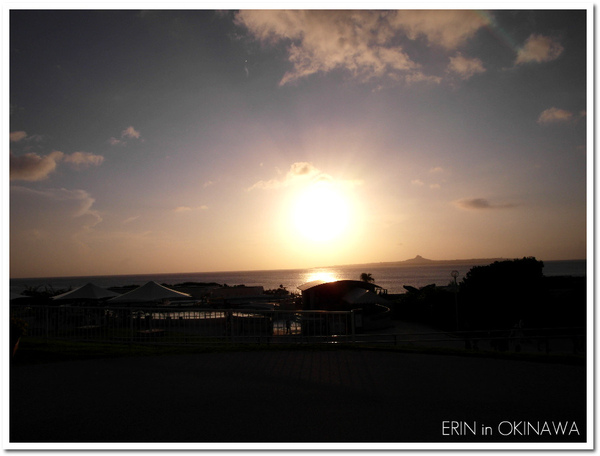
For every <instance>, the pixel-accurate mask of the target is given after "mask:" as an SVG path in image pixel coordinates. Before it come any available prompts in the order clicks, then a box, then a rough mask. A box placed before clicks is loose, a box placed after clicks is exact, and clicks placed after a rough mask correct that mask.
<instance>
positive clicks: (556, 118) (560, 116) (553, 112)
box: [537, 108, 573, 125]
mask: <svg viewBox="0 0 600 456" xmlns="http://www.w3.org/2000/svg"><path fill="white" fill-rule="evenodd" d="M572 119H573V113H572V112H570V111H566V110H564V109H559V108H548V109H546V110H544V111H542V113H541V114H540V116H539V117H538V120H537V122H538V123H539V124H540V125H548V124H553V123H559V122H569V121H571V120H572Z"/></svg>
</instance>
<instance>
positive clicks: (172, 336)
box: [11, 306, 586, 354]
mask: <svg viewBox="0 0 600 456" xmlns="http://www.w3.org/2000/svg"><path fill="white" fill-rule="evenodd" d="M359 315H360V313H358V314H356V313H355V312H353V311H339V312H330V311H286V310H233V309H228V310H223V309H220V310H212V309H202V310H200V309H197V310H192V309H176V308H170V309H167V308H160V307H122V308H116V307H110V308H103V307H54V306H11V317H16V318H20V319H21V320H23V321H24V322H25V323H26V324H27V334H28V335H29V336H33V337H41V338H48V339H68V340H77V341H101V342H117V343H136V344H138V343H142V344H143V343H147V344H178V345H183V344H231V343H254V344H255V343H364V344H381V345H393V346H398V345H402V346H415V347H417V346H418V347H437V348H440V347H441V348H453V349H470V350H482V351H484V350H493V351H515V352H533V353H540V354H544V353H545V354H549V353H569V354H583V353H585V351H586V343H585V342H586V337H585V334H586V333H585V328H535V329H521V328H518V329H513V330H510V331H464V332H455V333H446V332H442V331H438V332H434V331H433V330H432V331H431V332H407V331H402V332H397V333H394V332H388V331H383V332H382V331H378V332H375V333H369V332H359V331H357V329H356V328H357V325H356V324H355V323H356V321H358V320H359V318H358V316H359Z"/></svg>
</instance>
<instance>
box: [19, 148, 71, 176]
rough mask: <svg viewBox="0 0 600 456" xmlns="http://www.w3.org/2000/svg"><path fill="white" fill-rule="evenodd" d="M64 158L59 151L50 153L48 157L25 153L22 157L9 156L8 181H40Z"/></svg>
mask: <svg viewBox="0 0 600 456" xmlns="http://www.w3.org/2000/svg"><path fill="white" fill-rule="evenodd" d="M63 157H64V154H63V153H62V152H60V151H57V150H55V151H52V152H50V153H49V154H48V155H44V156H42V155H38V154H35V153H32V152H30V153H26V154H24V155H19V156H17V155H13V154H12V153H11V154H10V180H23V181H30V182H35V181H41V180H44V179H46V178H47V177H48V176H49V175H50V173H52V172H54V171H55V170H56V166H57V164H58V162H60V161H61V160H62V159H63Z"/></svg>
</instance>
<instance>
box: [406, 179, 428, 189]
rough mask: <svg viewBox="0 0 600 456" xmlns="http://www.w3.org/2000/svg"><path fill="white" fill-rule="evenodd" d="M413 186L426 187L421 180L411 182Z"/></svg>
mask: <svg viewBox="0 0 600 456" xmlns="http://www.w3.org/2000/svg"><path fill="white" fill-rule="evenodd" d="M410 183H411V184H413V185H418V186H419V187H421V186H423V185H425V183H424V182H423V181H422V180H421V179H413V180H411V181H410Z"/></svg>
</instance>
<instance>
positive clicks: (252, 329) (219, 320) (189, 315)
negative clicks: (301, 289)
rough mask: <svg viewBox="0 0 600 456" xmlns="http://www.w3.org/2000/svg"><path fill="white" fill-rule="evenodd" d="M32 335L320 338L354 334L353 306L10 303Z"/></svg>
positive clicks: (154, 339)
mask: <svg viewBox="0 0 600 456" xmlns="http://www.w3.org/2000/svg"><path fill="white" fill-rule="evenodd" d="M12 317H16V318H19V319H21V320H22V321H24V322H25V323H26V325H27V335H30V336H33V337H41V338H52V339H70V340H80V341H104V342H121V343H123V342H125V343H154V344H157V343H161V344H202V343H205V344H219V343H245V342H248V343H257V342H258V343H273V342H298V343H303V342H305V343H306V342H309V341H310V342H316V341H327V340H328V339H330V338H332V337H337V336H350V338H351V337H352V335H353V334H354V315H353V312H347V311H340V312H327V311H283V310H252V309H194V310H192V309H187V308H168V309H167V308H160V307H110V308H109V307H54V306H11V318H12Z"/></svg>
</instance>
